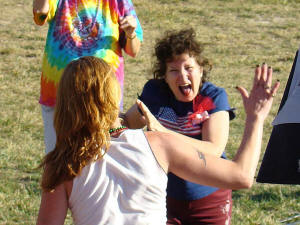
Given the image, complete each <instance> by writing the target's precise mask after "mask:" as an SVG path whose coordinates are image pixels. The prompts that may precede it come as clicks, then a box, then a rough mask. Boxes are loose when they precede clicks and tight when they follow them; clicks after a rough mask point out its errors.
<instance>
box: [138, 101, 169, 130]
mask: <svg viewBox="0 0 300 225" xmlns="http://www.w3.org/2000/svg"><path fill="white" fill-rule="evenodd" d="M136 104H137V105H138V107H139V108H140V109H141V110H142V112H143V116H142V119H143V120H144V122H145V124H146V125H147V128H148V130H150V131H161V132H166V131H167V129H166V128H165V127H164V126H163V125H161V124H160V123H159V122H158V120H157V119H156V118H155V116H154V115H153V114H152V113H151V112H150V110H149V109H148V107H147V106H146V105H145V104H144V103H143V102H142V101H140V100H139V99H138V100H137V101H136Z"/></svg>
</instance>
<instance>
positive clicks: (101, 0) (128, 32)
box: [33, 0, 143, 153]
mask: <svg viewBox="0 0 300 225" xmlns="http://www.w3.org/2000/svg"><path fill="white" fill-rule="evenodd" d="M33 15H34V21H35V23H36V24H38V25H43V24H45V23H46V22H48V24H49V30H48V35H47V40H46V46H45V50H44V56H43V62H42V76H41V93H40V101H39V102H40V104H41V105H42V115H43V120H44V132H45V145H46V153H48V152H49V151H51V150H52V149H53V148H54V147H55V143H56V134H55V131H54V127H53V113H54V106H55V102H56V89H57V85H58V82H59V80H60V77H61V75H62V73H63V70H64V68H65V67H66V66H67V64H68V63H69V62H71V61H72V60H74V59H78V58H80V57H82V56H96V57H99V58H102V59H104V60H105V61H106V62H107V63H109V64H110V65H112V68H113V69H114V72H115V74H116V76H117V79H118V81H119V83H120V85H121V90H122V96H123V82H124V59H123V56H122V49H123V50H124V51H125V52H126V53H127V54H128V55H130V56H132V57H135V56H136V55H137V54H138V52H139V49H140V45H141V41H142V40H143V31H142V28H141V25H140V22H139V20H138V18H137V15H136V12H135V10H134V6H133V3H132V1H131V0H35V1H34V3H33ZM122 103H123V101H122V100H121V103H120V109H121V110H122V108H123V104H122Z"/></svg>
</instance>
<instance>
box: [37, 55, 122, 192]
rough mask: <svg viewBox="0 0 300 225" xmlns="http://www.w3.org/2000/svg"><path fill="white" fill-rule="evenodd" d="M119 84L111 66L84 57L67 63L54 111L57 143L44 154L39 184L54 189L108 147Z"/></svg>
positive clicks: (75, 174)
mask: <svg viewBox="0 0 300 225" xmlns="http://www.w3.org/2000/svg"><path fill="white" fill-rule="evenodd" d="M120 96H121V91H120V86H119V83H118V81H117V79H116V76H115V74H114V72H113V69H112V67H111V66H109V65H108V64H107V63H106V62H104V61H103V60H102V59H99V58H96V57H93V56H86V57H82V58H80V59H77V60H74V61H72V62H71V63H69V64H68V66H67V67H66V69H65V70H64V72H63V75H62V77H61V80H60V82H59V87H58V93H57V104H56V107H55V114H54V127H55V131H56V137H57V141H56V146H55V148H54V150H53V151H52V152H50V153H49V154H47V155H46V156H45V157H44V159H43V161H42V163H41V167H43V168H44V173H43V177H42V182H41V186H42V188H43V189H44V190H46V191H51V190H53V189H54V188H55V187H56V186H57V185H59V184H61V183H62V182H64V181H66V180H72V179H73V178H74V177H75V176H77V175H79V174H80V172H81V170H82V169H83V167H84V166H86V165H87V164H88V163H90V162H91V161H94V160H96V159H101V157H103V155H104V154H105V152H106V150H107V149H108V147H109V141H110V135H109V129H110V128H111V126H112V124H113V123H114V122H115V120H116V119H117V117H118V112H119V102H120Z"/></svg>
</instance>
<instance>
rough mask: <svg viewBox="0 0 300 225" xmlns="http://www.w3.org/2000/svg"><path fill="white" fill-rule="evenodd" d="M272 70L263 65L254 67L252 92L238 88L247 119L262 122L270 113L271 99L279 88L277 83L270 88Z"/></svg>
mask: <svg viewBox="0 0 300 225" xmlns="http://www.w3.org/2000/svg"><path fill="white" fill-rule="evenodd" d="M272 74H273V70H272V68H271V67H268V65H267V64H265V63H263V64H262V66H259V65H258V66H256V68H255V75H254V80H253V86H252V90H251V91H250V94H248V91H247V90H246V89H245V88H244V87H240V86H238V87H237V89H238V90H239V92H240V93H241V96H242V99H243V104H244V108H245V111H246V114H247V117H250V118H252V119H262V120H264V119H265V118H266V117H267V115H268V114H269V112H270V109H271V106H272V102H273V98H274V96H275V95H276V92H277V90H278V88H279V85H280V83H279V81H276V82H275V84H274V85H273V86H272Z"/></svg>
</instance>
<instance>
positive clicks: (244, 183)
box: [234, 173, 254, 190]
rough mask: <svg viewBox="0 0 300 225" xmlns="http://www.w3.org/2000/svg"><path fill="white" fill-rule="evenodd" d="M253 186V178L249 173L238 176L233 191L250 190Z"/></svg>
mask: <svg viewBox="0 0 300 225" xmlns="http://www.w3.org/2000/svg"><path fill="white" fill-rule="evenodd" d="M253 184H254V178H253V176H251V175H250V174H249V173H242V174H240V176H239V178H238V181H237V183H236V187H235V188H234V189H236V190H237V189H250V188H251V187H252V186H253Z"/></svg>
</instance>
